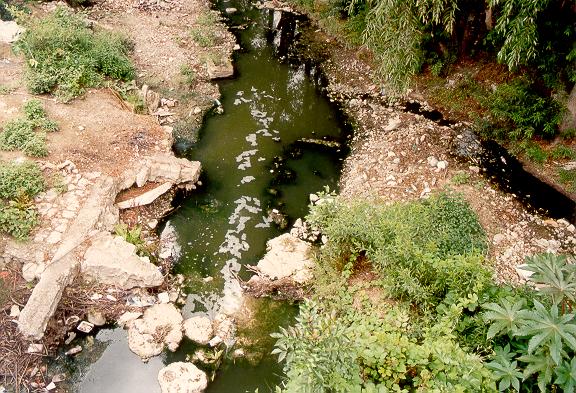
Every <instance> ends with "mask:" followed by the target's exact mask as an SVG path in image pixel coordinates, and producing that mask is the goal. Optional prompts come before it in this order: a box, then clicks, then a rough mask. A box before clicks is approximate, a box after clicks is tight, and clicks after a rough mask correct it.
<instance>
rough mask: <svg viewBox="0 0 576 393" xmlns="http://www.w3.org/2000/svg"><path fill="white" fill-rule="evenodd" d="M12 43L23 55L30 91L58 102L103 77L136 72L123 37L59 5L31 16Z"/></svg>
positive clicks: (124, 75) (75, 94) (131, 75)
mask: <svg viewBox="0 0 576 393" xmlns="http://www.w3.org/2000/svg"><path fill="white" fill-rule="evenodd" d="M15 48H16V49H17V50H18V51H19V52H21V53H22V54H23V55H24V56H25V57H26V60H27V69H26V78H27V84H28V88H29V89H30V91H31V92H32V93H35V94H41V93H54V94H55V95H56V96H57V97H58V98H60V99H61V100H63V101H69V100H70V99H72V98H74V97H76V96H78V95H80V94H82V93H83V92H84V90H85V89H86V88H87V87H93V86H97V85H98V84H100V82H102V79H103V78H104V77H106V76H108V77H111V78H116V79H122V80H128V79H132V78H133V77H134V74H135V73H134V67H133V66H132V64H131V62H130V59H129V58H128V51H129V49H130V45H129V44H128V42H127V40H126V39H125V38H124V37H123V36H120V35H117V34H113V33H110V32H104V31H96V32H93V31H92V30H91V29H89V28H88V27H87V26H86V24H85V22H84V21H83V20H82V19H81V18H80V17H79V16H76V15H74V14H73V13H72V12H70V11H68V10H66V9H64V8H57V9H56V11H55V12H54V13H52V14H50V15H48V16H46V17H44V18H42V19H40V20H37V21H34V22H33V23H32V24H31V25H30V26H28V29H27V30H26V32H25V33H24V34H23V35H22V37H21V38H20V40H18V42H17V43H16V45H15Z"/></svg>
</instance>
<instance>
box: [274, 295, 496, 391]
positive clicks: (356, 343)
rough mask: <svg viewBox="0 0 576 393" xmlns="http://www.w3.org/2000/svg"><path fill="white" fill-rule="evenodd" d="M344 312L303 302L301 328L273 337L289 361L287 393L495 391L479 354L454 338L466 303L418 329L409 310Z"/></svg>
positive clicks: (353, 309)
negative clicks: (471, 351) (461, 344)
mask: <svg viewBox="0 0 576 393" xmlns="http://www.w3.org/2000/svg"><path fill="white" fill-rule="evenodd" d="M348 306H349V308H348V312H347V313H346V314H344V315H339V314H338V313H337V312H336V311H335V310H334V309H333V308H332V305H331V304H330V303H326V302H325V303H324V304H323V305H320V304H317V303H315V302H313V301H306V302H305V303H304V304H303V305H302V306H301V311H300V316H299V318H297V322H296V325H295V326H293V327H291V328H288V329H282V330H281V332H280V333H277V334H274V335H273V337H275V338H277V339H278V341H277V344H276V349H275V350H274V352H273V353H277V354H279V361H283V360H285V365H284V371H285V373H286V377H287V378H286V382H285V384H284V391H285V392H287V393H288V392H342V393H344V392H346V393H347V392H359V393H360V392H374V393H376V392H389V391H394V392H396V391H398V392H400V391H402V392H412V391H422V392H423V391H439V392H465V391H466V392H494V391H496V389H495V385H494V382H493V380H492V375H491V373H490V371H489V370H488V369H487V368H486V366H485V365H484V364H483V362H482V359H481V358H480V357H479V356H477V355H474V354H472V353H470V352H467V351H466V350H465V349H463V348H461V347H460V346H459V345H458V343H457V342H456V341H455V339H454V322H455V320H457V319H458V318H459V316H460V314H461V312H462V308H463V305H454V306H453V307H451V308H450V309H449V310H448V312H447V313H446V314H443V315H441V316H440V317H439V320H438V322H437V323H435V324H431V325H429V326H428V327H426V328H424V329H423V330H421V331H418V330H417V329H415V327H414V326H413V324H412V323H411V318H410V313H409V311H408V310H409V309H407V308H403V307H401V306H390V307H389V308H388V310H386V312H385V313H384V315H381V316H380V315H379V314H381V313H378V312H376V310H373V309H370V308H368V309H362V310H355V308H354V307H353V306H351V305H348Z"/></svg>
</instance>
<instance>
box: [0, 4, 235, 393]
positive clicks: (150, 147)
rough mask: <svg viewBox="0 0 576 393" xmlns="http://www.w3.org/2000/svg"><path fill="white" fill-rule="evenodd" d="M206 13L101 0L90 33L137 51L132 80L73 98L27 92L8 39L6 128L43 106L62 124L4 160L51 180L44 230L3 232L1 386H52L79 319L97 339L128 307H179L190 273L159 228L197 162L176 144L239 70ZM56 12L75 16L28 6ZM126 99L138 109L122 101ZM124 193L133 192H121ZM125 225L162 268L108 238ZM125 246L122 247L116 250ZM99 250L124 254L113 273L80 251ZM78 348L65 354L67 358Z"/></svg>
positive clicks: (0, 77) (41, 204)
mask: <svg viewBox="0 0 576 393" xmlns="http://www.w3.org/2000/svg"><path fill="white" fill-rule="evenodd" d="M210 6H211V4H210V3H209V2H205V1H197V2H192V3H190V2H182V3H177V2H170V3H168V2H150V3H146V2H138V3H133V2H128V1H110V2H108V1H105V2H97V3H96V4H94V5H93V6H92V7H90V8H87V9H84V12H86V16H85V17H86V18H87V19H86V20H87V21H88V24H89V25H90V26H94V28H95V29H99V30H106V31H115V32H122V33H123V34H125V35H126V36H127V38H128V39H129V40H130V41H131V42H132V43H133V51H132V52H131V53H132V60H133V62H134V64H135V67H136V72H137V78H136V81H135V82H132V83H131V84H126V85H124V84H114V85H113V86H111V87H107V88H94V89H89V90H88V91H87V92H86V93H85V94H83V95H82V96H81V97H79V98H76V99H74V100H73V101H71V102H69V103H62V102H59V101H57V100H56V99H54V98H53V97H51V96H49V95H43V96H35V95H32V94H29V93H28V91H27V89H26V88H25V82H24V81H25V71H24V69H25V60H24V59H23V58H22V57H21V56H18V55H16V54H14V53H13V52H12V51H11V48H10V44H9V43H6V42H2V43H0V56H1V58H2V63H1V65H0V86H1V87H2V94H1V95H0V124H2V125H4V124H7V123H8V122H10V121H12V120H14V119H16V118H18V117H19V116H21V115H22V108H23V105H24V104H25V103H26V102H28V101H30V100H32V99H38V100H39V102H40V103H41V106H42V107H43V109H44V110H45V112H46V114H47V116H48V118H49V119H50V120H52V121H54V122H55V123H56V124H57V127H58V131H57V132H53V133H50V134H49V135H48V137H47V143H46V147H47V151H48V154H47V156H46V157H44V158H41V159H30V158H24V157H23V154H22V153H21V152H17V151H16V152H15V151H8V152H6V151H1V152H0V160H1V161H5V162H10V161H13V160H17V161H20V162H21V161H34V162H36V163H37V164H38V165H39V167H40V168H41V172H42V176H43V178H44V179H45V184H46V186H45V190H44V191H43V192H42V193H40V194H38V195H37V196H36V197H35V199H34V206H35V207H34V208H33V209H34V210H36V211H37V212H38V225H37V226H36V228H34V229H33V231H32V232H31V233H30V235H29V236H28V240H24V241H16V240H14V239H12V238H10V237H8V236H6V235H4V234H2V235H0V256H1V258H0V269H1V272H2V276H1V280H2V283H1V284H2V287H1V288H0V289H1V290H2V296H1V297H0V300H2V304H1V310H2V312H1V313H0V324H1V326H2V328H0V330H1V331H2V337H1V340H0V341H1V342H2V345H1V346H0V355H1V356H0V357H1V362H0V371H1V372H0V374H1V375H2V383H0V385H3V384H6V385H5V388H12V387H13V388H14V389H16V391H19V390H20V389H23V388H32V389H42V388H44V387H48V388H49V389H53V386H54V383H56V384H58V383H59V382H61V381H60V380H58V378H56V381H54V379H53V378H52V376H51V375H50V376H49V375H48V374H47V371H46V367H45V365H43V362H44V359H45V358H46V357H47V356H52V355H54V353H55V350H56V349H57V347H58V346H61V345H63V344H64V343H65V342H66V343H69V342H72V340H73V339H74V337H75V336H78V335H82V334H83V333H82V332H78V330H77V325H78V323H79V322H82V323H84V325H83V326H84V327H85V330H86V331H90V330H92V329H94V326H96V327H97V326H101V325H103V324H110V323H113V322H115V321H116V320H117V318H118V317H119V316H120V315H123V314H124V313H125V312H127V311H130V312H142V311H143V308H144V307H145V306H147V305H152V304H156V303H164V302H166V301H168V302H176V301H178V299H179V286H181V285H182V279H181V278H180V279H176V278H172V277H170V275H169V269H170V268H171V261H173V258H174V257H175V256H174V255H172V254H171V252H172V250H171V249H170V247H169V246H170V245H169V244H164V245H163V244H162V241H161V239H159V238H158V235H157V234H156V232H155V231H156V229H157V226H158V222H159V220H161V219H162V218H163V216H164V215H165V214H166V213H167V212H168V211H169V210H171V209H172V207H171V204H170V201H171V198H172V197H173V196H174V193H175V192H176V190H178V189H182V190H184V192H190V190H192V189H194V188H195V183H196V182H197V181H198V177H199V174H200V165H199V164H198V163H192V162H189V161H187V160H179V159H176V158H175V157H174V155H173V153H172V145H173V143H174V138H179V137H188V136H189V135H188V133H189V132H193V131H194V128H197V127H199V125H200V124H201V121H202V118H203V115H204V114H205V113H206V112H207V111H208V110H209V109H211V108H212V107H214V106H215V105H217V104H216V103H217V100H218V98H219V91H218V87H217V86H216V85H215V84H214V83H212V82H211V80H212V79H214V78H219V77H227V76H230V75H231V74H232V72H233V69H232V66H231V63H230V56H231V53H232V50H233V47H234V45H235V42H234V38H233V37H232V35H231V34H230V33H229V32H228V30H227V29H226V27H225V26H224V25H223V24H222V23H221V22H219V18H218V16H217V13H216V14H215V13H214V12H213V11H211V10H210ZM57 7H61V8H68V6H67V5H66V4H65V3H42V4H39V5H36V6H34V7H32V8H33V9H32V15H33V17H42V16H45V15H47V14H48V13H50V12H53V11H54V10H55V9H56V8H57ZM203 18H204V19H206V18H207V19H208V20H209V21H210V23H209V25H206V23H205V22H203ZM32 23H34V22H32ZM144 26H146V27H147V28H143V27H144ZM190 26H195V27H196V28H198V29H200V30H201V31H202V32H203V34H207V35H210V37H212V39H213V40H214V41H213V43H212V44H211V45H210V46H209V47H206V46H202V45H201V44H200V43H198V42H196V41H194V39H193V38H192V37H191V33H190ZM118 89H120V90H121V92H122V93H123V94H126V95H122V96H121V94H119V93H118ZM127 96H131V97H133V98H134V101H131V102H127V101H125V100H124V99H125V98H126V97H127ZM142 112H144V113H145V114H141V113H142ZM135 184H137V185H135ZM132 185H135V186H134V187H132ZM140 186H142V187H140ZM131 187H132V188H131ZM130 188H131V189H130ZM124 189H130V190H129V192H127V193H123V194H121V195H118V194H119V192H120V191H122V190H124ZM167 191H168V192H167ZM179 192H180V191H179ZM161 195H163V196H161ZM158 196H161V197H160V198H159V199H157V198H158ZM151 202H152V203H151ZM140 205H142V206H140ZM119 206H120V208H119ZM133 206H134V207H133ZM119 210H120V212H119ZM121 221H124V222H127V223H128V224H130V227H129V228H128V232H124V236H125V237H126V236H130V232H129V231H130V230H131V229H133V228H136V227H138V228H141V232H142V235H137V238H136V239H133V240H132V241H133V242H134V241H138V242H141V245H142V246H144V249H145V251H146V253H147V254H146V255H149V257H150V258H152V259H156V258H158V259H159V264H160V265H161V267H159V268H157V267H156V266H155V265H153V264H152V263H150V262H149V257H148V256H146V257H143V256H142V255H145V254H140V251H137V250H136V248H137V247H136V246H134V245H132V244H129V243H128V242H125V241H124V240H123V239H122V240H118V239H121V238H118V237H116V240H114V241H112V243H113V244H112V243H110V241H111V239H112V236H110V234H111V233H112V234H122V233H123V232H121V230H120V229H121V228H120V229H118V228H119V227H118V224H119V222H121ZM125 231H126V230H125ZM109 238H110V239H109ZM142 238H143V239H142ZM159 240H160V243H159ZM117 243H118V246H120V247H122V250H120V249H118V250H116V251H112V250H115V249H114V247H115V245H116V244H117ZM120 243H121V244H120ZM102 245H104V246H103V248H102V247H101V246H102ZM113 246H114V247H113ZM165 246H166V247H165ZM98 247H100V251H98ZM138 247H139V246H138ZM148 250H149V251H148ZM98 252H112V254H114V253H115V252H117V253H118V255H121V256H122V258H123V260H122V265H123V266H121V267H119V268H120V270H119V271H115V270H114V269H117V268H116V267H113V266H112V265H110V266H107V267H106V266H103V265H100V264H101V263H102V262H104V263H108V262H106V259H109V258H108V257H107V256H100V257H94V258H92V261H93V262H89V261H88V259H90V258H88V257H87V258H88V259H87V261H88V262H86V261H84V259H85V258H84V255H88V253H90V255H93V256H94V255H99V254H97V253H98ZM95 253H96V254H95ZM112 254H111V255H110V256H109V257H110V258H112V257H114V255H112ZM162 254H164V255H162ZM80 261H82V263H80ZM110 269H112V270H110ZM126 269H134V270H133V271H131V272H129V271H128V270H126ZM79 272H80V274H79V275H78V273H79ZM145 275H147V276H146V277H145ZM106 277H107V278H106ZM118 278H120V279H121V280H122V282H118V281H117V279H118ZM126 279H127V281H126ZM68 284H69V285H68ZM41 287H42V288H43V289H41ZM44 287H45V288H44ZM33 288H34V291H32V289H33ZM146 288H149V289H146ZM129 299H132V300H130V301H129ZM134 299H139V301H135V300H134ZM32 303H33V304H34V307H33V306H32ZM52 314H53V315H52ZM86 322H88V323H86ZM86 326H88V328H86ZM22 333H24V334H22ZM25 335H28V336H30V337H24V336H25ZM67 346H68V345H67ZM74 348H75V347H74ZM74 348H71V349H70V348H68V349H70V351H72V352H71V355H72V353H73V352H74V351H76V350H74V351H73V349H74ZM80 350H81V348H80ZM74 353H75V352H74ZM51 382H52V383H51Z"/></svg>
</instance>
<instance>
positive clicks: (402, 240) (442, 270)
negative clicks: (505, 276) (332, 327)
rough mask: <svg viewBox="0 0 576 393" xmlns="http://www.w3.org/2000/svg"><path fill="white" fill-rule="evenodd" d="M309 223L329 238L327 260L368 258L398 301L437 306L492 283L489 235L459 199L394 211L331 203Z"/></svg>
mask: <svg viewBox="0 0 576 393" xmlns="http://www.w3.org/2000/svg"><path fill="white" fill-rule="evenodd" d="M307 220H308V221H309V222H310V223H311V224H312V225H315V226H317V227H319V228H320V230H321V231H322V232H323V233H324V234H326V235H327V236H328V238H329V239H330V241H329V243H328V244H327V245H326V247H325V249H324V250H323V251H322V253H323V254H324V255H325V257H326V258H328V259H332V260H340V261H342V262H341V263H342V264H346V263H348V262H349V261H350V260H351V261H352V262H354V260H355V259H356V258H357V257H358V256H359V255H365V256H366V257H367V258H368V259H369V260H370V261H371V262H372V263H373V264H374V266H375V268H376V269H377V270H378V271H380V272H381V273H382V276H383V280H384V281H385V282H386V284H387V285H388V287H389V290H390V291H391V294H392V295H393V296H394V297H397V298H409V299H411V300H412V301H414V302H415V303H417V304H422V305H428V306H434V305H437V304H439V303H440V302H441V301H442V299H443V298H444V297H445V296H446V294H447V293H449V292H455V293H458V294H459V295H466V294H467V293H469V292H471V291H472V290H473V288H474V287H476V288H481V287H483V286H484V285H486V284H487V283H488V282H490V272H489V271H488V269H486V268H485V267H484V266H483V263H484V258H483V254H484V253H485V252H486V249H487V245H486V239H485V234H484V231H483V229H482V227H481V226H480V224H479V223H478V220H477V218H476V216H475V215H474V213H473V212H472V210H471V209H470V208H469V207H468V205H467V204H466V202H465V201H463V200H462V199H461V198H460V197H458V196H455V195H451V194H440V195H437V196H434V197H432V198H430V199H429V200H424V201H419V202H414V203H399V204H395V205H392V206H380V205H377V206H375V205H372V204H369V203H365V202H358V203H352V204H349V205H347V204H345V203H343V202H341V201H340V200H338V199H332V201H331V202H326V203H321V204H319V205H317V206H315V207H313V208H312V210H311V213H310V215H309V216H308V217H307ZM466 278H468V279H466Z"/></svg>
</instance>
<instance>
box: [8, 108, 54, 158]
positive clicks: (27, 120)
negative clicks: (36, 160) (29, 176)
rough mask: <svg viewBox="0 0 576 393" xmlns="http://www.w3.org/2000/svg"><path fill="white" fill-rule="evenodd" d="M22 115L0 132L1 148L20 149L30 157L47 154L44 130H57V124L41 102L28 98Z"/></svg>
mask: <svg viewBox="0 0 576 393" xmlns="http://www.w3.org/2000/svg"><path fill="white" fill-rule="evenodd" d="M23 111H24V117H20V118H18V119H15V120H12V121H9V122H8V123H6V124H5V125H4V131H3V132H2V133H0V149H1V150H7V151H11V150H22V151H23V152H24V153H25V154H27V155H29V156H32V157H45V156H47V155H48V148H47V147H46V132H54V131H57V130H58V124H56V122H54V121H52V120H50V119H48V117H47V115H46V111H45V110H44V107H43V106H42V103H41V102H40V101H38V100H30V101H28V102H26V103H25V104H24V108H23Z"/></svg>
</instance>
